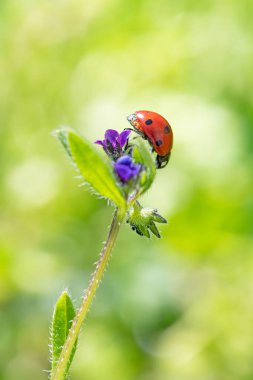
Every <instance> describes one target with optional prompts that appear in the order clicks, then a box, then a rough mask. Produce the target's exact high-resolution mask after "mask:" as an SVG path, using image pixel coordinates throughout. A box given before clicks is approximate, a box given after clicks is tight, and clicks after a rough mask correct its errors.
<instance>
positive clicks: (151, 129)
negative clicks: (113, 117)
mask: <svg viewBox="0 0 253 380" xmlns="http://www.w3.org/2000/svg"><path fill="white" fill-rule="evenodd" d="M127 120H128V121H129V122H130V124H131V125H132V126H133V128H134V131H135V132H136V133H138V134H139V135H141V136H142V137H143V138H144V139H146V140H148V141H149V143H150V145H151V146H152V148H153V151H155V152H156V153H157V157H156V162H157V168H164V167H165V166H166V165H167V163H168V162H169V158H170V154H171V149H172V145H173V133H172V129H171V126H170V124H169V123H168V121H167V120H166V119H165V118H164V117H163V116H161V115H159V114H158V113H156V112H152V111H136V112H134V113H133V114H131V115H130V116H128V118H127Z"/></svg>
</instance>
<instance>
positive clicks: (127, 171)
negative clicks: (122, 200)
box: [114, 156, 141, 183]
mask: <svg viewBox="0 0 253 380" xmlns="http://www.w3.org/2000/svg"><path fill="white" fill-rule="evenodd" d="M114 169H115V171H116V173H117V175H118V177H119V178H120V179H121V181H122V182H123V183H126V182H128V181H129V180H130V179H131V178H134V177H136V176H137V175H138V174H139V172H140V170H141V165H139V164H135V163H134V162H133V161H132V158H131V157H130V156H122V157H120V158H118V160H117V161H116V163H115V165H114Z"/></svg>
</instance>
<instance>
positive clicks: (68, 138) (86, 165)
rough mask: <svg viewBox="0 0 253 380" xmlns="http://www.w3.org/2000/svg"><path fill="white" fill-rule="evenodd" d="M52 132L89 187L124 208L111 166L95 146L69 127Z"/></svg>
mask: <svg viewBox="0 0 253 380" xmlns="http://www.w3.org/2000/svg"><path fill="white" fill-rule="evenodd" d="M54 134H55V135H56V136H57V137H58V139H59V140H60V142H61V143H62V145H63V146H64V148H65V149H66V151H67V153H68V154H69V156H70V157H71V159H72V161H73V162H74V164H75V166H76V167H77V169H78V170H79V172H80V173H81V175H82V176H83V178H84V179H85V181H86V182H87V183H88V184H89V185H90V186H91V188H92V189H94V190H95V191H96V192H97V193H98V194H99V195H101V196H103V197H105V198H107V199H109V200H111V201H112V202H113V203H115V205H117V206H118V207H119V208H121V209H125V208H126V201H125V198H124V195H123V192H122V190H121V188H120V187H119V185H118V183H117V180H116V177H115V176H114V174H113V170H112V167H111V166H110V164H109V162H108V161H107V159H105V158H102V157H101V156H100V154H99V153H98V152H97V150H96V148H95V146H93V145H92V144H90V143H89V142H88V141H87V140H85V139H84V138H83V137H80V136H79V135H77V134H76V133H75V132H74V131H72V130H70V129H66V128H62V129H59V130H57V131H55V133H54Z"/></svg>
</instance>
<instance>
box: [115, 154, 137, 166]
mask: <svg viewBox="0 0 253 380" xmlns="http://www.w3.org/2000/svg"><path fill="white" fill-rule="evenodd" d="M132 163H133V161H132V159H131V157H130V156H122V157H120V158H119V159H118V160H117V164H119V165H126V166H130V165H131V164H132Z"/></svg>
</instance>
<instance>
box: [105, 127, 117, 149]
mask: <svg viewBox="0 0 253 380" xmlns="http://www.w3.org/2000/svg"><path fill="white" fill-rule="evenodd" d="M118 136H119V132H117V131H115V129H107V131H106V132H105V139H106V140H108V141H110V143H111V144H112V145H115V143H116V140H117V137H118Z"/></svg>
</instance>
